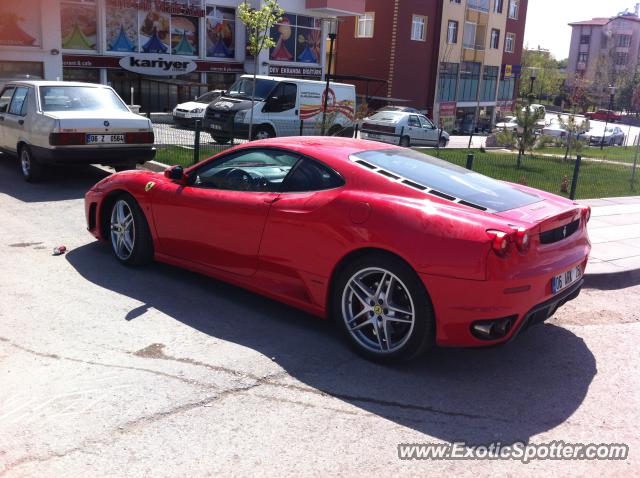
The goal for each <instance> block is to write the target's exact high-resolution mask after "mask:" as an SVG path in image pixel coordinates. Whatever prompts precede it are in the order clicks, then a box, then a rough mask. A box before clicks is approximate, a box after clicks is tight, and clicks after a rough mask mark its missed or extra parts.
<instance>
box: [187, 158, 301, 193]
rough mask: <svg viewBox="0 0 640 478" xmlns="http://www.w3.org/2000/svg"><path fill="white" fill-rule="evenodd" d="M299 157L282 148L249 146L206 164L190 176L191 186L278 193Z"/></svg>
mask: <svg viewBox="0 0 640 478" xmlns="http://www.w3.org/2000/svg"><path fill="white" fill-rule="evenodd" d="M299 160H300V156H298V155H296V154H292V153H288V152H286V151H278V150H268V149H250V150H244V151H241V152H238V153H231V154H230V155H228V156H224V157H222V158H221V159H218V160H215V161H211V162H208V163H206V164H205V165H204V166H202V167H201V168H198V169H197V170H196V173H195V174H194V175H193V176H191V182H192V185H193V186H195V187H200V188H209V189H225V190H230V191H248V192H278V191H280V190H281V189H282V187H281V186H282V182H283V181H284V178H285V177H286V176H287V174H289V171H291V169H292V168H293V167H294V165H295V164H296V163H297V162H298V161H299Z"/></svg>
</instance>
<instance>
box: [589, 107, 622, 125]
mask: <svg viewBox="0 0 640 478" xmlns="http://www.w3.org/2000/svg"><path fill="white" fill-rule="evenodd" d="M584 116H585V117H586V118H587V119H590V120H598V121H608V122H609V123H616V122H618V121H620V120H621V119H622V116H621V115H620V114H619V113H616V112H615V111H611V110H602V109H600V110H597V111H590V112H588V113H585V115H584Z"/></svg>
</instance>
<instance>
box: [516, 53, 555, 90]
mask: <svg viewBox="0 0 640 478" xmlns="http://www.w3.org/2000/svg"><path fill="white" fill-rule="evenodd" d="M565 61H566V60H562V61H557V60H556V59H555V58H554V57H553V56H552V55H551V54H550V53H549V52H548V51H544V50H525V51H524V53H523V54H522V71H527V70H528V69H531V68H535V69H536V70H537V71H538V76H537V78H536V83H535V88H534V93H537V96H538V97H540V98H555V97H556V96H558V95H559V94H560V93H561V92H562V84H563V82H564V75H563V74H562V72H561V70H560V68H561V66H562V64H563V62H565ZM529 87H530V86H529V82H528V81H522V82H520V96H521V97H523V98H526V96H527V95H528V94H529Z"/></svg>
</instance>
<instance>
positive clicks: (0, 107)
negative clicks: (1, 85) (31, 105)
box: [0, 87, 15, 113]
mask: <svg viewBox="0 0 640 478" xmlns="http://www.w3.org/2000/svg"><path fill="white" fill-rule="evenodd" d="M14 90H15V88H13V87H9V88H5V89H4V90H3V92H2V95H0V113H6V112H7V110H8V109H9V103H11V97H12V96H13V92H14Z"/></svg>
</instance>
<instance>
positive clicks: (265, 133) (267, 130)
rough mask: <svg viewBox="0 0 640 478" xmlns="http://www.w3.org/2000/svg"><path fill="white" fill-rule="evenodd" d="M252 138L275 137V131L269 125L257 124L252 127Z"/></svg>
mask: <svg viewBox="0 0 640 478" xmlns="http://www.w3.org/2000/svg"><path fill="white" fill-rule="evenodd" d="M252 135H253V139H268V138H275V137H276V133H275V131H273V128H272V127H271V126H269V125H259V126H256V127H255V128H254V129H253V133H252Z"/></svg>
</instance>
